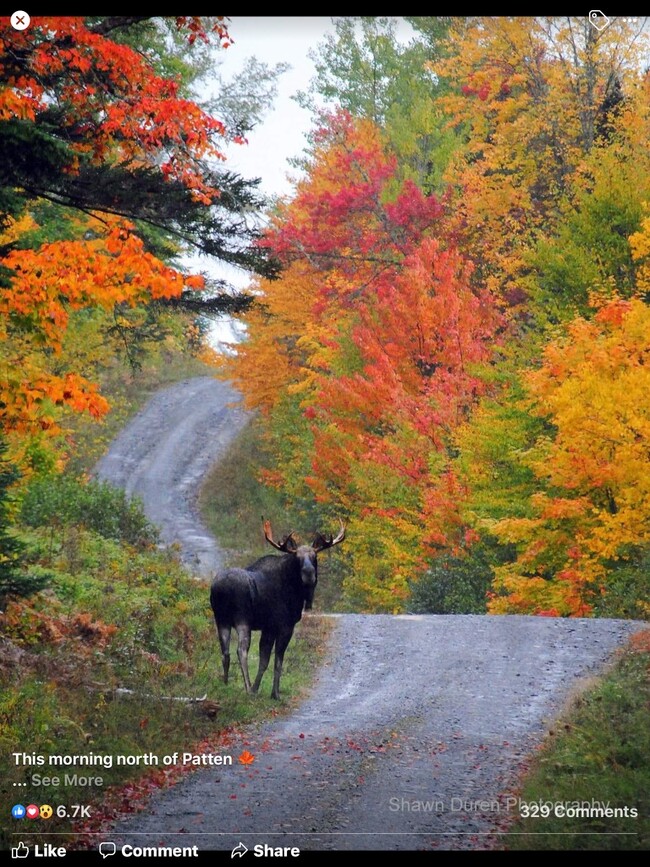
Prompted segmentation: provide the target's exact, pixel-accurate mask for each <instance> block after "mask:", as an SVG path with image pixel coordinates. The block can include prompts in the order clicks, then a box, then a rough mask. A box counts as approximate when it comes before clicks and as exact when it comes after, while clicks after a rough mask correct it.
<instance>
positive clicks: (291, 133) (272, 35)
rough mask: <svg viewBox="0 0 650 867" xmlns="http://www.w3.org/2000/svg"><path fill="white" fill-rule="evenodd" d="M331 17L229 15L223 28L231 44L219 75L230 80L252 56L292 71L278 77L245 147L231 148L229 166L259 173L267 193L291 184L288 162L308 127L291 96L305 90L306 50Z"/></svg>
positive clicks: (308, 74) (306, 117)
mask: <svg viewBox="0 0 650 867" xmlns="http://www.w3.org/2000/svg"><path fill="white" fill-rule="evenodd" d="M333 29H334V28H333V25H332V19H331V18H323V17H313V18H301V17H293V18H288V17H267V18H263V17H247V18H245V17H238V16H234V17H232V18H231V19H230V21H229V24H228V30H229V32H230V35H231V36H232V38H233V40H234V44H233V45H231V46H230V48H228V49H227V50H226V51H225V52H224V53H223V63H222V64H221V66H220V69H221V72H222V74H223V77H224V78H230V77H231V76H232V75H233V74H234V73H236V72H238V71H239V70H240V69H241V68H242V66H243V65H244V61H245V60H246V58H247V57H250V56H251V55H255V57H257V58H258V60H262V61H264V62H265V63H268V64H269V65H271V66H272V65H274V64H276V63H280V62H286V63H289V64H290V65H291V69H290V70H289V71H288V72H285V73H284V74H283V75H282V76H280V79H279V81H278V97H277V99H276V101H275V104H274V106H273V108H272V110H271V111H270V112H269V114H268V115H267V117H266V118H265V120H264V122H263V123H261V124H260V125H259V126H257V127H256V128H255V129H254V130H253V131H252V132H251V133H250V134H249V135H248V145H243V146H241V147H234V148H232V149H231V150H230V153H229V158H228V166H229V168H232V169H233V170H235V171H238V172H239V173H240V174H242V175H244V176H245V177H261V178H262V184H261V186H262V189H263V191H264V192H265V193H269V194H272V195H287V194H289V193H290V192H291V189H292V188H291V184H290V182H289V181H288V180H287V177H286V176H287V172H292V171H293V169H292V168H291V166H289V165H288V164H287V160H288V159H290V158H291V157H295V156H298V155H299V154H300V153H301V152H302V150H303V148H304V145H305V139H304V134H305V133H306V132H307V130H308V129H309V127H310V113H309V112H308V111H306V110H305V109H302V108H300V106H299V105H298V104H297V103H296V102H295V101H294V100H292V99H291V97H292V96H293V94H295V93H296V91H298V90H304V89H305V88H306V87H307V85H308V84H309V80H310V78H311V77H312V75H313V74H314V72H315V70H314V65H313V63H312V62H311V61H310V60H309V59H308V57H307V52H308V51H309V49H310V48H314V47H315V46H316V44H317V43H318V42H319V41H320V40H322V38H323V36H324V34H325V33H326V32H329V31H333Z"/></svg>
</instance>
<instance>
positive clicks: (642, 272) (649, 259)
mask: <svg viewBox="0 0 650 867" xmlns="http://www.w3.org/2000/svg"><path fill="white" fill-rule="evenodd" d="M647 207H648V206H647V205H646V209H647ZM630 248H631V250H632V258H633V259H634V262H635V263H636V267H637V272H636V282H637V290H638V293H639V295H640V296H644V295H648V294H649V293H650V216H649V217H646V218H645V220H643V222H642V223H641V231H640V232H635V234H634V235H631V236H630Z"/></svg>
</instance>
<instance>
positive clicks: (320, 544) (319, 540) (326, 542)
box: [311, 521, 345, 552]
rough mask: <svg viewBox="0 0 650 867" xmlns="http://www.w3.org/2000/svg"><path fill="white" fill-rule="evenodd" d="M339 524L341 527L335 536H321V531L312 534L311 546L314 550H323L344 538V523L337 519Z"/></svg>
mask: <svg viewBox="0 0 650 867" xmlns="http://www.w3.org/2000/svg"><path fill="white" fill-rule="evenodd" d="M339 523H340V524H341V528H340V530H339V532H338V533H337V535H336V536H330V537H329V539H328V538H326V537H325V536H323V534H322V533H316V535H315V536H314V541H313V542H312V544H311V546H312V548H313V549H314V551H316V552H318V551H324V550H325V549H326V548H332V547H333V546H334V545H338V544H339V542H342V541H343V540H344V539H345V524H344V523H343V521H339Z"/></svg>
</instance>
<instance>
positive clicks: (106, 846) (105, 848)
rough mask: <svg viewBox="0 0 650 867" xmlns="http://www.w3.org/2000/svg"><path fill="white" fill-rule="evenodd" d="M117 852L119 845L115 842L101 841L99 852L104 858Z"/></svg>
mask: <svg viewBox="0 0 650 867" xmlns="http://www.w3.org/2000/svg"><path fill="white" fill-rule="evenodd" d="M116 852H117V846H116V845H115V843H100V844H99V854H100V855H101V856H102V858H108V857H109V856H111V855H115V853H116Z"/></svg>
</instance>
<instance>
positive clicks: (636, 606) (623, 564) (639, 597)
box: [594, 548, 650, 620]
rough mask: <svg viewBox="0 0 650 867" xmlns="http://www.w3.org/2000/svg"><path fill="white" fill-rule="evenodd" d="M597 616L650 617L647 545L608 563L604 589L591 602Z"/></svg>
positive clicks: (649, 575) (649, 551)
mask: <svg viewBox="0 0 650 867" xmlns="http://www.w3.org/2000/svg"><path fill="white" fill-rule="evenodd" d="M594 613H595V615H596V616H597V617H620V618H623V619H626V620H627V619H631V620H650V548H642V549H637V550H636V551H634V552H631V553H630V556H629V557H628V558H627V559H625V560H618V561H616V562H614V563H610V564H609V569H608V573H607V584H606V585H605V591H604V593H603V595H602V596H601V597H599V598H598V600H597V601H596V604H595V606H594Z"/></svg>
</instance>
